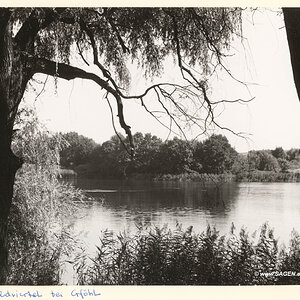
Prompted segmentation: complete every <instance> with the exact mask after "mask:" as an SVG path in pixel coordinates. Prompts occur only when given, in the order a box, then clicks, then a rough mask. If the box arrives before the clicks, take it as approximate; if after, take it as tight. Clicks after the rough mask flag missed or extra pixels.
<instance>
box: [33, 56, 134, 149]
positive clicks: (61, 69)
mask: <svg viewBox="0 0 300 300" xmlns="http://www.w3.org/2000/svg"><path fill="white" fill-rule="evenodd" d="M28 62H29V63H30V64H31V68H32V70H33V74H35V73H42V74H47V75H51V76H57V77H59V78H63V79H66V80H72V79H75V78H82V79H87V80H92V81H94V82H95V83H96V84H97V85H99V86H100V87H101V88H102V89H104V90H106V92H108V93H110V94H112V95H113V96H114V98H115V99H116V103H117V108H118V118H119V123H120V125H121V127H122V128H123V129H124V130H125V132H126V134H127V136H128V139H129V143H130V146H131V149H130V152H131V154H132V155H133V151H134V144H133V137H132V134H131V130H130V126H128V125H127V124H126V122H125V119H124V111H123V103H122V98H121V97H120V95H119V94H118V92H117V91H116V90H115V89H114V88H112V87H111V86H110V85H109V83H108V82H107V81H105V80H103V79H102V78H100V77H99V76H98V75H96V74H94V73H90V72H86V71H84V70H82V69H80V68H77V67H73V66H70V65H67V64H64V63H57V62H54V61H51V60H48V59H45V58H38V57H33V56H29V57H28Z"/></svg>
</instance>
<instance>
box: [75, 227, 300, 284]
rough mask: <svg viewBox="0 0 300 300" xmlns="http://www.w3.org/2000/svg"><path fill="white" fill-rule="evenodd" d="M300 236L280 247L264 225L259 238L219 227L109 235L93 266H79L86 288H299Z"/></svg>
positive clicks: (80, 281) (141, 229)
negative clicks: (132, 286) (270, 286)
mask: <svg viewBox="0 0 300 300" xmlns="http://www.w3.org/2000/svg"><path fill="white" fill-rule="evenodd" d="M299 251H300V236H299V235H298V234H297V233H296V232H292V234H291V240H290V243H289V246H288V247H283V246H280V245H278V241H277V240H276V239H275V238H274V234H273V231H272V230H271V229H270V227H269V226H268V225H267V224H264V225H263V226H262V227H261V229H260V231H259V233H258V235H257V236H254V237H253V236H250V235H249V234H248V233H247V231H246V230H245V229H241V231H240V232H236V231H235V229H234V226H232V230H231V233H230V234H229V235H227V236H221V235H220V234H219V232H218V231H217V230H216V229H215V228H211V227H209V226H208V227H207V230H206V231H205V232H203V233H201V234H197V233H195V232H194V231H193V230H192V227H189V228H188V229H186V230H184V229H182V227H181V226H179V225H178V226H177V228H176V229H175V230H170V229H168V228H167V227H163V228H158V227H155V228H152V229H148V230H144V229H143V228H140V230H139V231H138V232H137V233H136V234H135V235H134V236H132V237H129V236H126V235H123V234H120V235H118V236H114V235H113V234H112V233H110V232H109V231H106V232H105V233H104V235H103V237H102V239H101V244H100V245H99V246H98V254H97V257H96V258H95V259H93V260H92V261H93V263H92V266H89V267H88V264H86V262H84V263H83V264H82V266H81V268H79V283H80V284H86V285H98V284H99V285H254V284H259V285H265V284H269V285H270V284H299V283H300V277H299V276H298V275H297V274H299V273H298V271H299V269H300V252H299Z"/></svg>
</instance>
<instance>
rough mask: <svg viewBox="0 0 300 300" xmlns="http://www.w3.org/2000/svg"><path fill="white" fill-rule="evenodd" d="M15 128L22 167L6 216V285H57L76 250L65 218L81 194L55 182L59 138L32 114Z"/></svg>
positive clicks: (57, 166)
mask: <svg viewBox="0 0 300 300" xmlns="http://www.w3.org/2000/svg"><path fill="white" fill-rule="evenodd" d="M20 119H21V118H20ZM25 120H26V121H25ZM18 127H19V128H18V130H17V131H16V134H15V136H14V143H13V149H14V151H15V153H18V154H19V155H21V156H22V157H23V158H24V164H23V167H22V168H21V169H20V170H19V172H18V174H17V177H16V182H15V188H14V197H13V202H12V207H11V212H10V217H9V232H8V234H9V237H8V241H9V245H8V250H9V254H10V255H9V262H8V277H7V284H13V285H52V284H59V283H60V275H61V269H62V268H61V267H62V264H63V259H66V258H68V260H71V259H72V258H71V256H70V255H72V253H73V250H74V248H75V237H74V236H73V235H72V233H71V231H70V229H69V224H67V223H66V219H67V218H68V217H69V216H71V215H72V214H73V213H74V212H75V211H76V210H77V204H76V203H78V201H80V202H81V201H83V200H84V195H83V194H82V193H81V192H80V191H79V190H77V189H75V188H74V187H72V186H69V185H66V184H63V183H61V182H59V180H58V175H59V151H60V150H61V149H62V147H63V146H64V145H65V143H64V141H63V139H62V138H61V137H60V136H59V135H53V134H50V133H49V132H48V131H47V130H45V129H44V128H43V127H42V125H41V124H40V123H39V122H38V120H37V118H36V117H35V115H34V113H33V112H32V111H28V110H26V111H24V112H23V114H22V121H21V123H19V126H18Z"/></svg>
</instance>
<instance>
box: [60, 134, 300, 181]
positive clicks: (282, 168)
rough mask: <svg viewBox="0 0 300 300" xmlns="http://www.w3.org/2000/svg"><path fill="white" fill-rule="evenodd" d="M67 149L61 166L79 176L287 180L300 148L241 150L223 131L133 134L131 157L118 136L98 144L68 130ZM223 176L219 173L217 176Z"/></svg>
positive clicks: (299, 160) (295, 171)
mask: <svg viewBox="0 0 300 300" xmlns="http://www.w3.org/2000/svg"><path fill="white" fill-rule="evenodd" d="M62 136H63V138H64V139H65V140H66V141H67V142H68V145H69V146H68V147H67V148H65V149H64V150H62V151H61V152H60V155H61V165H62V166H63V167H64V168H70V169H73V170H74V171H76V173H78V175H79V176H82V177H89V178H92V177H97V178H117V179H120V178H128V177H129V178H137V179H145V178H149V179H156V180H194V181H202V180H205V181H206V180H210V179H212V178H218V177H219V178H220V179H222V180H223V179H224V178H226V181H228V180H229V179H230V180H236V181H250V182H251V181H259V182H272V181H273V182H274V181H280V182H282V181H283V182H287V181H289V182H290V181H298V180H300V172H299V170H300V149H290V150H288V151H285V150H283V149H282V147H277V148H275V149H274V150H259V151H250V152H248V153H242V154H239V153H237V151H236V150H235V149H234V148H233V147H232V146H231V145H230V143H229V142H228V140H227V138H226V137H225V136H223V135H217V134H214V135H212V136H210V137H209V138H207V139H205V140H203V141H197V140H194V141H186V140H182V139H179V138H176V137H175V138H174V139H172V140H167V141H165V142H163V141H162V140H161V139H160V138H157V137H156V136H152V135H151V134H150V133H147V134H145V135H143V134H142V133H136V134H134V136H133V139H134V141H135V147H136V148H135V156H134V158H133V159H131V157H130V155H129V153H128V152H127V148H126V147H128V148H129V143H128V141H126V139H125V138H124V137H122V136H120V137H121V139H122V141H123V142H122V141H121V140H120V138H119V137H118V136H113V137H112V138H111V139H110V140H109V141H106V142H104V143H102V144H101V145H99V144H96V143H95V142H94V141H93V140H91V139H89V138H86V137H84V136H81V135H78V134H77V133H74V132H71V133H66V134H63V135H62ZM221 175H222V176H221Z"/></svg>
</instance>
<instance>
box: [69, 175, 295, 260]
mask: <svg viewBox="0 0 300 300" xmlns="http://www.w3.org/2000/svg"><path fill="white" fill-rule="evenodd" d="M76 186H77V187H79V188H81V189H83V190H85V191H86V192H87V193H88V194H89V196H90V197H91V200H90V201H89V202H88V203H87V204H85V205H84V206H83V207H82V208H81V211H80V217H77V216H74V217H73V218H72V219H70V222H71V224H72V227H73V229H74V232H75V233H76V234H78V236H79V238H80V240H81V241H82V242H83V243H84V247H85V248H86V252H87V253H88V254H90V255H91V256H93V255H94V254H95V252H96V247H95V245H97V244H99V237H100V236H101V232H103V230H105V229H109V230H112V231H114V232H115V233H119V232H121V231H123V232H124V231H125V232H126V233H129V234H131V233H134V232H135V231H136V230H137V226H136V224H138V223H143V224H145V225H158V226H163V225H164V224H168V226H169V227H170V228H174V227H175V225H176V223H177V222H178V223H180V224H182V226H183V228H187V227H189V226H193V229H194V231H195V232H202V231H204V230H205V229H206V227H207V225H208V224H210V225H212V226H216V228H217V230H219V231H220V233H221V234H227V233H229V232H230V228H231V226H232V223H234V225H235V227H236V229H237V230H239V229H240V228H241V227H245V228H247V230H248V232H249V233H253V232H254V231H256V230H258V229H259V228H260V227H261V225H262V224H263V223H265V222H268V224H269V225H270V226H271V227H272V228H274V232H275V237H278V238H279V242H285V243H286V242H287V241H288V240H289V237H290V234H291V231H292V230H293V229H295V230H296V231H298V232H300V183H228V184H224V185H222V186H221V187H220V188H219V189H217V188H216V186H215V185H207V184H206V185H203V184H201V183H199V182H152V181H134V180H128V181H118V180H84V179H78V180H77V182H76Z"/></svg>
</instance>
